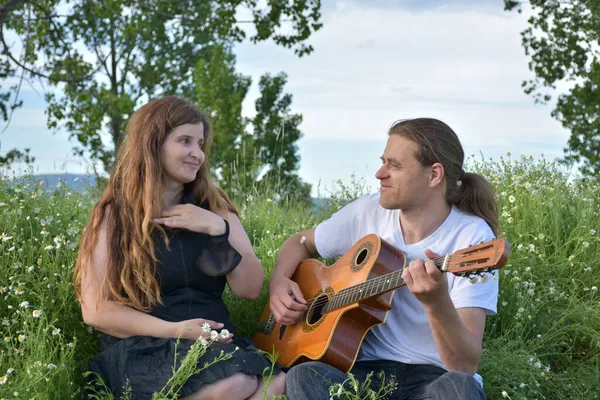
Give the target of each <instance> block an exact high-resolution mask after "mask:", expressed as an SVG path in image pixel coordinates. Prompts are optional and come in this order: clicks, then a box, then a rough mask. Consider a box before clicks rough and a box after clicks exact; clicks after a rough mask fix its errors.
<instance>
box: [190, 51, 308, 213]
mask: <svg viewBox="0 0 600 400" xmlns="http://www.w3.org/2000/svg"><path fill="white" fill-rule="evenodd" d="M207 51H208V52H209V53H210V58H209V59H208V60H200V61H199V62H198V64H197V66H196V70H195V72H194V82H195V86H196V93H195V96H196V98H197V103H198V107H199V108H200V109H201V110H205V111H207V112H208V114H209V116H210V118H211V121H212V123H213V130H214V135H213V139H214V140H213V148H212V150H211V156H210V160H209V163H210V165H211V166H212V168H213V170H214V171H215V172H216V173H215V175H216V176H217V177H218V178H219V183H220V184H221V186H222V187H223V188H224V189H225V190H226V191H227V192H228V193H230V194H231V195H233V196H235V195H237V194H242V193H248V192H249V191H250V190H251V189H252V188H253V187H255V186H258V187H259V190H260V191H263V192H264V190H263V189H262V188H269V187H277V188H279V196H285V197H291V198H294V199H296V200H298V201H304V202H310V191H311V186H310V185H309V184H306V183H303V182H302V181H301V179H300V177H299V176H298V174H297V171H298V168H299V166H300V165H299V156H298V146H297V144H296V143H297V141H298V139H300V137H301V132H300V129H299V125H300V123H301V122H302V116H301V115H300V114H292V113H291V111H290V105H291V103H292V95H291V94H288V93H284V92H283V87H284V85H285V83H286V81H287V77H286V75H285V74H283V73H280V74H278V75H276V76H271V75H269V74H266V75H264V76H262V77H261V79H260V82H259V89H260V92H261V95H260V97H259V98H258V99H257V100H256V114H255V116H254V117H253V118H244V117H243V116H242V103H243V101H244V99H245V97H246V94H247V92H248V88H249V86H250V84H251V79H250V77H248V76H244V75H242V74H238V73H236V71H235V56H234V55H233V53H232V51H231V49H230V48H229V47H228V46H225V45H219V46H213V47H211V48H210V49H207ZM264 171H267V172H266V173H265V172H264Z"/></svg>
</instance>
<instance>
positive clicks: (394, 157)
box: [375, 135, 431, 211]
mask: <svg viewBox="0 0 600 400" xmlns="http://www.w3.org/2000/svg"><path fill="white" fill-rule="evenodd" d="M416 154H417V144H416V143H415V142H413V141H412V140H410V139H408V138H406V137H404V136H401V135H390V137H389V138H388V141H387V145H386V146H385V150H384V152H383V156H381V160H382V162H383V165H382V166H381V168H379V171H377V173H376V174H375V177H376V178H377V179H379V181H380V184H381V186H380V197H379V203H380V204H381V206H382V207H383V208H386V209H401V210H404V211H408V210H411V209H415V208H420V207H424V206H425V203H426V196H427V194H428V190H429V184H428V182H429V173H430V171H431V168H430V167H424V166H423V165H421V163H420V162H419V160H417V158H416Z"/></svg>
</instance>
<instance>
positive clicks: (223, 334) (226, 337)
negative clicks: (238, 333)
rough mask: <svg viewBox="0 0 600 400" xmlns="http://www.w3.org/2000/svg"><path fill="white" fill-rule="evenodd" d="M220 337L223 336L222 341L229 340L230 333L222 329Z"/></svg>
mask: <svg viewBox="0 0 600 400" xmlns="http://www.w3.org/2000/svg"><path fill="white" fill-rule="evenodd" d="M220 336H221V338H222V339H228V338H229V331H228V330H227V329H221V333H220Z"/></svg>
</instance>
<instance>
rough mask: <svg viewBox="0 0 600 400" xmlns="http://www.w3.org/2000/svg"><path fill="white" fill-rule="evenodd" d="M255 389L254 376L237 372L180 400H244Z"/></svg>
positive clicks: (256, 385) (255, 379)
mask: <svg viewBox="0 0 600 400" xmlns="http://www.w3.org/2000/svg"><path fill="white" fill-rule="evenodd" d="M284 383H285V380H284ZM257 388H258V379H257V378H256V377H255V376H249V375H245V374H242V373H241V372H238V373H237V374H233V375H231V376H230V377H229V378H224V379H219V380H218V381H216V382H215V383H211V384H210V385H205V386H202V387H201V388H200V390H198V391H197V392H195V393H192V394H191V395H189V396H185V397H181V400H222V399H227V400H246V399H247V398H249V397H250V396H252V395H253V393H255V392H256V389H257Z"/></svg>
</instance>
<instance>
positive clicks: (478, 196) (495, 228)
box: [446, 172, 500, 236]
mask: <svg viewBox="0 0 600 400" xmlns="http://www.w3.org/2000/svg"><path fill="white" fill-rule="evenodd" d="M459 182H461V184H456V185H453V186H454V190H452V191H450V190H448V192H447V195H446V199H447V201H448V203H450V204H452V205H455V206H456V208H458V209H459V210H460V211H463V212H465V213H467V214H472V215H476V216H478V217H480V218H482V219H483V220H485V222H487V224H488V225H489V227H490V228H491V229H492V232H494V235H496V236H498V233H499V232H500V229H499V222H498V202H497V201H496V194H495V193H494V189H493V188H492V185H490V183H489V182H488V181H487V180H486V179H485V178H484V177H483V176H481V175H479V174H474V173H470V172H468V173H465V174H464V177H463V179H462V181H459ZM449 186H450V185H449Z"/></svg>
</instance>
